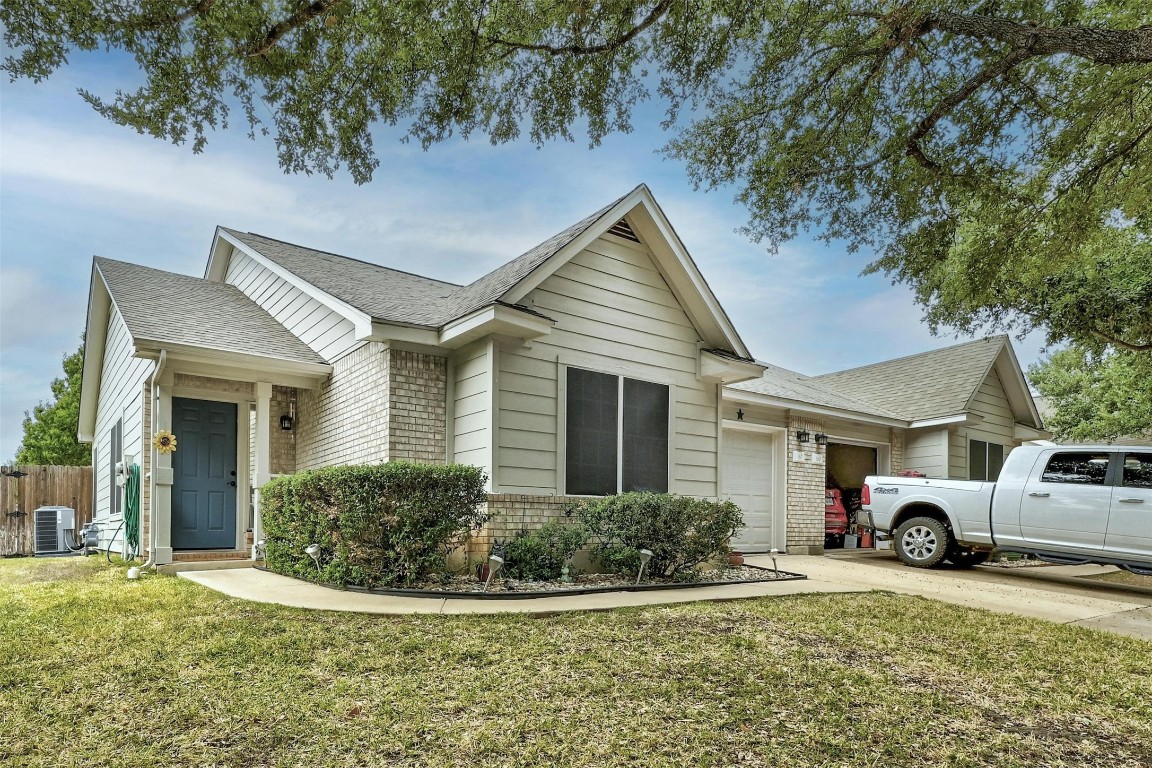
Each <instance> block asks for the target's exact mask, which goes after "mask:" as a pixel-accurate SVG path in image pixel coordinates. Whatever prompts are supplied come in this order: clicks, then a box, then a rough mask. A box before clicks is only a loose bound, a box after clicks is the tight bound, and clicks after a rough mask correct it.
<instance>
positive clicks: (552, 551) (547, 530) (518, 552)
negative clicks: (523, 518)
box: [504, 520, 588, 581]
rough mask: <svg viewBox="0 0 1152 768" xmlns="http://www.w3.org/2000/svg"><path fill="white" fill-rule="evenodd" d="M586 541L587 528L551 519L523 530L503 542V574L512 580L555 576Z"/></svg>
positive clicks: (533, 579)
mask: <svg viewBox="0 0 1152 768" xmlns="http://www.w3.org/2000/svg"><path fill="white" fill-rule="evenodd" d="M587 543H588V531H587V529H585V528H584V526H583V525H581V524H579V523H575V524H571V525H569V524H565V523H562V522H560V521H559V520H552V521H550V522H548V523H545V524H544V525H543V526H541V527H540V528H538V529H536V530H534V531H527V530H522V531H520V532H519V533H517V534H516V536H515V537H514V538H513V539H512V540H511V541H509V542H508V543H507V544H505V545H504V573H505V575H507V576H508V577H509V578H513V579H526V580H532V581H549V580H551V579H558V578H560V576H561V575H562V571H563V568H564V564H565V563H567V562H568V561H569V560H571V559H572V555H574V554H575V553H576V550H578V549H580V548H581V547H583V546H584V545H585V544H587Z"/></svg>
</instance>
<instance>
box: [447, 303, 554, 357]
mask: <svg viewBox="0 0 1152 768" xmlns="http://www.w3.org/2000/svg"><path fill="white" fill-rule="evenodd" d="M555 324H556V321H554V320H549V319H547V318H543V317H539V316H537V315H532V314H529V313H527V312H521V311H520V310H518V309H513V308H512V307H505V306H501V305H499V304H490V305H489V306H487V307H484V308H483V309H478V310H476V311H475V312H473V313H471V314H469V315H465V316H464V317H462V318H460V319H459V320H454V321H452V322H451V323H449V324H448V325H446V326H444V329H443V330H442V331H440V345H441V346H444V347H448V348H450V349H455V348H457V347H462V346H464V345H465V344H468V343H470V342H472V341H475V340H476V339H479V338H483V337H484V336H491V335H493V334H499V335H502V336H512V337H514V338H518V339H524V340H528V339H535V338H538V337H540V336H544V335H547V334H549V333H551V332H552V326H554V325H555Z"/></svg>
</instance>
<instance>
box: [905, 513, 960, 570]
mask: <svg viewBox="0 0 1152 768" xmlns="http://www.w3.org/2000/svg"><path fill="white" fill-rule="evenodd" d="M951 544H952V537H951V535H950V534H949V533H948V529H947V528H945V527H944V524H943V523H941V522H940V521H939V520H934V519H933V518H931V517H913V518H912V519H910V520H905V521H904V522H903V523H901V524H900V527H899V528H897V529H896V554H897V555H898V556H899V557H900V560H901V561H903V563H904V564H905V565H910V566H912V567H913V568H935V567H936V566H937V565H939V564H940V563H942V562H943V561H944V558H945V557H946V556H947V554H948V549H949V547H950V546H951Z"/></svg>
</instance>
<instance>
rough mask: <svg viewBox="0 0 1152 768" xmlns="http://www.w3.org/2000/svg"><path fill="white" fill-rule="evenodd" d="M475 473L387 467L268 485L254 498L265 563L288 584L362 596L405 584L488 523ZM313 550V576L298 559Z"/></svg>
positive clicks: (331, 470)
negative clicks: (297, 581) (344, 589)
mask: <svg viewBox="0 0 1152 768" xmlns="http://www.w3.org/2000/svg"><path fill="white" fill-rule="evenodd" d="M485 479H486V478H485V475H484V472H483V471H481V470H480V469H478V468H476V467H469V466H464V465H459V464H456V465H450V466H440V465H433V464H413V463H410V462H401V461H397V462H391V463H388V464H380V465H376V466H354V467H326V468H324V469H317V470H311V471H308V472H300V473H297V474H295V475H288V476H285V477H280V478H276V479H275V480H272V481H271V482H269V483H268V484H267V485H265V486H264V487H263V488H262V489H261V491H260V507H261V520H262V522H263V526H264V538H265V540H266V545H265V563H266V564H267V566H268V567H269V568H270V569H272V570H274V571H276V572H277V573H283V574H286V575H290V576H302V577H305V578H312V579H314V578H317V576H319V578H320V579H321V580H323V581H328V582H331V583H336V584H352V585H356V586H363V587H375V586H393V585H400V584H411V583H413V582H415V581H418V580H420V579H422V578H424V577H426V576H428V575H430V574H433V573H437V572H441V571H443V570H444V569H445V568H446V565H447V557H448V554H449V553H450V552H451V551H452V550H453V549H455V548H457V547H459V546H461V545H463V544H464V543H465V542H466V541H467V540H468V538H469V536H470V535H471V533H472V532H473V531H476V530H478V529H479V528H480V526H482V525H483V524H484V523H486V522H487V521H488V517H489V516H488V514H487V511H486V506H484V503H485V501H486V500H487V495H486V494H485V491H484V481H485ZM310 544H318V545H319V546H320V550H321V554H320V572H319V573H317V568H316V563H315V562H314V561H313V560H312V558H311V557H309V556H308V555H307V554H305V553H304V549H305V547H307V546H308V545H310Z"/></svg>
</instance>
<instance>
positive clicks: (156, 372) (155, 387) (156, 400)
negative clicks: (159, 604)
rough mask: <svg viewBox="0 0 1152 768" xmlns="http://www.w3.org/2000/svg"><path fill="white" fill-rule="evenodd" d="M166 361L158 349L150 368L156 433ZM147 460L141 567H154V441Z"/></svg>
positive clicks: (155, 541)
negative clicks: (145, 541)
mask: <svg viewBox="0 0 1152 768" xmlns="http://www.w3.org/2000/svg"><path fill="white" fill-rule="evenodd" d="M167 361H168V350H166V349H161V350H160V358H159V359H158V360H157V361H156V365H155V366H154V367H153V368H152V381H151V384H150V386H149V390H150V392H151V395H152V408H151V414H152V417H151V420H150V421H151V427H152V432H153V434H155V433H156V414H157V413H158V412H159V410H160V383H159V382H160V374H161V372H162V371H163V370H164V363H165V362H167ZM148 450H149V454H148V456H149V461H148V467H149V471H148V560H147V561H146V562H145V563H144V565H142V566H140V567H141V568H155V567H156V547H157V545H158V541H157V537H156V531H157V526H156V456H157V452H156V443H155V442H154V441H152V440H148Z"/></svg>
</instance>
